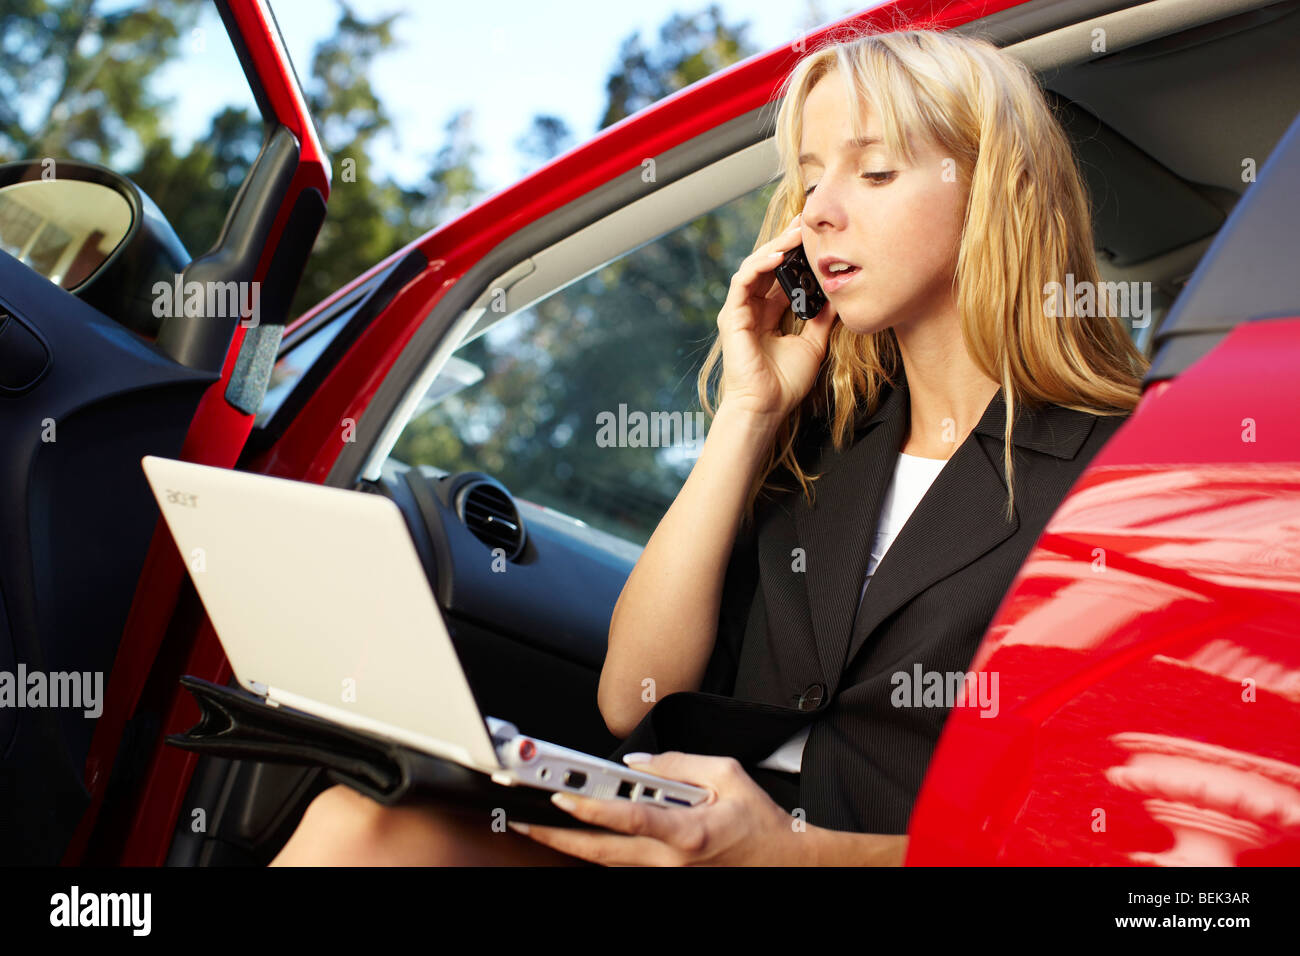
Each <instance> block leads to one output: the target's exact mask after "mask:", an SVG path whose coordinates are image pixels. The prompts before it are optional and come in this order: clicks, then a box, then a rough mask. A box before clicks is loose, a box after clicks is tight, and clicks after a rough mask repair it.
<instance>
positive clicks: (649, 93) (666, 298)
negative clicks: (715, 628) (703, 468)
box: [394, 8, 773, 543]
mask: <svg viewBox="0 0 1300 956" xmlns="http://www.w3.org/2000/svg"><path fill="white" fill-rule="evenodd" d="M743 34H744V28H743V27H741V28H738V29H732V28H727V27H726V26H725V25H723V24H722V23H721V20H720V17H719V14H718V11H717V9H716V8H710V10H709V11H707V12H706V13H705V14H703V15H700V16H697V17H679V16H674V17H673V18H671V19H670V20H669V22H668V24H667V25H666V26H665V27H664V28H663V30H662V31H661V34H660V36H661V44H660V47H659V48H658V49H654V50H648V49H646V48H645V47H644V46H643V45H642V44H641V41H640V38H639V36H634V37H632V38H630V39H628V40H627V41H626V42H625V43H624V44H623V46H622V56H621V61H622V67H621V69H620V70H619V71H618V72H617V73H616V74H615V75H614V76H612V77H611V78H610V82H609V84H608V89H609V90H610V103H609V105H608V108H607V109H606V112H605V117H604V118H605V122H606V123H609V122H615V121H617V120H618V119H620V118H622V116H624V115H627V113H628V112H630V111H634V110H636V109H640V108H641V107H642V106H644V105H647V104H648V103H651V102H654V101H655V100H658V99H661V98H662V97H664V96H666V95H668V94H669V93H671V92H673V91H674V90H675V89H677V88H679V87H680V86H685V85H688V84H689V83H692V82H694V81H695V80H696V79H699V78H700V77H701V76H704V75H707V74H708V73H711V72H714V71H716V70H717V69H720V68H722V67H723V66H725V65H727V64H728V63H729V62H733V61H735V60H739V59H743V58H744V57H746V56H748V55H750V53H752V52H753V51H752V50H749V49H748V47H747V45H746V43H745V41H744V39H743ZM772 188H773V187H768V188H765V189H763V190H760V191H758V192H757V193H755V194H751V195H749V196H745V197H742V198H741V199H739V200H737V201H735V202H732V203H729V204H727V205H726V206H724V207H722V208H721V209H718V210H716V211H715V212H713V213H710V214H709V215H706V216H702V217H700V218H699V219H697V220H696V221H694V222H692V223H690V224H688V225H686V226H684V227H682V228H681V229H678V230H675V231H674V232H671V233H669V234H668V235H666V236H663V237H661V238H660V239H658V240H656V241H654V242H651V243H648V244H646V245H645V246H642V247H641V248H640V249H638V250H637V251H635V252H634V253H632V254H631V255H629V256H626V257H624V258H622V259H620V260H618V261H616V262H612V263H610V264H608V265H606V266H604V267H603V268H601V269H599V270H597V271H596V272H594V273H592V274H591V275H589V276H587V277H586V278H584V279H581V280H579V281H578V282H576V283H574V284H573V285H571V286H569V287H568V288H566V289H564V290H562V291H561V292H559V293H557V294H555V295H553V296H550V297H549V298H547V299H545V300H543V301H542V302H540V303H538V304H537V305H536V306H534V307H533V308H531V309H529V310H527V311H526V312H524V313H521V314H519V315H515V316H511V317H510V318H508V319H506V320H504V321H503V322H502V323H501V324H500V325H499V326H497V327H494V328H493V329H492V330H491V331H489V332H488V333H487V334H485V335H482V336H480V337H478V338H476V339H475V340H474V341H472V342H470V343H468V344H467V345H466V346H464V347H463V348H462V349H461V350H460V351H459V352H458V353H457V355H458V357H459V358H462V359H465V360H467V361H471V362H473V363H474V364H476V365H478V366H480V367H481V368H483V370H484V372H485V376H484V378H483V379H482V381H481V382H480V383H479V384H477V385H475V386H472V387H471V388H469V389H466V390H465V391H462V392H460V393H458V394H455V395H453V396H451V397H450V398H448V399H446V400H444V401H443V402H442V403H441V404H439V405H437V406H435V407H434V408H432V409H430V410H429V411H428V412H426V413H425V414H424V415H422V416H421V417H419V418H417V419H416V420H414V421H412V422H411V423H410V424H409V425H408V426H407V427H406V429H405V430H404V432H403V434H402V436H401V438H400V439H399V441H398V444H397V446H396V448H395V449H394V456H395V457H396V458H398V459H399V460H401V461H405V462H408V463H418V464H431V465H435V466H436V467H438V468H442V469H445V470H448V471H458V470H462V469H475V470H480V471H486V472H488V473H490V474H492V475H494V476H496V477H497V478H499V479H500V480H501V481H503V482H504V483H505V484H506V486H507V487H509V488H510V489H511V491H512V492H514V493H516V494H518V495H519V496H521V497H523V498H526V499H528V500H530V501H534V502H537V503H539V504H544V505H547V506H549V507H552V508H555V509H556V510H557V511H562V512H564V513H566V514H569V515H572V516H573V517H577V518H580V519H582V520H584V521H586V522H588V523H589V524H591V525H593V526H595V527H598V528H601V529H602V530H606V531H609V532H611V533H614V534H618V535H620V536H622V537H624V538H627V539H629V540H632V541H636V542H639V543H644V542H645V541H646V540H648V538H649V536H650V534H651V533H652V532H653V530H654V528H655V526H656V525H657V523H658V521H659V519H660V517H662V515H663V513H664V511H665V510H667V508H668V506H669V504H671V502H672V500H673V498H674V497H675V496H676V494H677V492H678V491H679V490H680V488H681V485H682V483H683V482H684V481H685V479H686V475H687V474H688V473H689V470H690V465H691V462H692V460H693V459H692V458H691V457H690V456H688V455H684V454H681V449H664V448H656V447H641V448H636V447H624V448H607V447H602V446H601V445H599V444H598V443H597V416H598V415H599V414H600V413H601V412H610V413H612V414H614V415H615V416H617V415H618V406H619V404H620V403H623V404H626V405H627V410H628V411H629V412H631V411H635V410H640V411H644V412H647V413H649V412H652V411H659V412H667V413H673V412H677V413H681V415H682V416H683V419H685V418H688V417H689V418H690V420H691V421H692V422H694V421H695V418H694V413H695V412H696V411H698V410H699V403H698V398H697V395H696V376H697V374H698V372H699V368H700V365H701V364H702V362H703V360H704V357H705V355H706V353H707V350H708V347H709V345H710V344H711V342H712V339H713V336H714V334H715V333H716V329H717V314H718V310H719V309H720V308H721V306H722V301H723V299H724V298H725V297H726V292H727V287H728V285H729V283H730V281H731V275H732V273H733V272H734V271H735V268H736V266H737V265H738V264H739V262H740V260H741V259H743V258H744V257H745V256H746V255H748V254H749V252H750V251H751V249H752V248H753V243H754V239H755V237H756V236H757V234H758V230H759V227H760V225H761V222H762V216H763V211H764V209H765V208H766V203H767V199H768V197H769V196H770V194H771V189H772Z"/></svg>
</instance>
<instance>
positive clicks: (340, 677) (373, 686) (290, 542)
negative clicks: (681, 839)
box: [142, 456, 708, 806]
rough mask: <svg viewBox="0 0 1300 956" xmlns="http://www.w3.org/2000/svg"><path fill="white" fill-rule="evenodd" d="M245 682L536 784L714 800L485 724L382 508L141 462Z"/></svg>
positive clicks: (352, 497) (269, 697)
mask: <svg viewBox="0 0 1300 956" xmlns="http://www.w3.org/2000/svg"><path fill="white" fill-rule="evenodd" d="M142 464H143V465H144V471H145V475H146V476H147V478H148V479H149V484H150V486H151V487H152V488H153V493H154V496H155V497H156V498H157V499H158V504H159V507H160V508H161V509H162V514H163V518H164V519H165V520H166V522H167V526H168V527H169V528H170V529H171V533H172V537H173V538H174V539H175V541H176V545H177V547H178V548H179V549H180V553H181V557H182V559H183V560H184V562H185V565H186V567H187V568H188V569H189V572H190V577H191V578H193V580H194V587H195V589H196V590H197V591H198V594H199V597H200V598H201V599H202V601H203V606H204V607H205V608H206V609H207V612H208V617H209V618H210V619H211V621H212V625H213V628H214V629H215V630H216V633H217V637H218V638H219V639H220V640H221V646H222V647H223V648H224V649H225V652H226V656H227V658H229V660H230V664H231V667H232V668H233V670H234V672H235V677H236V679H237V680H238V681H239V683H240V685H241V686H243V687H244V688H245V689H247V690H249V691H252V692H253V693H255V694H257V695H259V696H261V697H264V698H265V699H266V702H267V703H268V704H269V705H272V706H283V707H289V708H292V709H295V710H299V711H303V712H305V713H308V714H312V715H313V716H316V717H320V718H324V719H326V720H331V721H334V722H336V723H338V724H342V725H343V726H345V727H349V728H351V729H354V730H359V731H364V732H368V733H372V734H374V735H376V736H380V737H386V738H389V739H391V740H395V741H398V742H399V743H402V744H406V745H408V746H410V747H412V748H413V749H415V750H419V751H423V752H425V753H429V754H433V755H435V756H437V757H441V758H444V759H446V760H450V761H453V762H455V763H457V764H460V765H462V766H465V767H470V768H473V769H475V770H480V771H482V772H483V773H485V774H489V775H490V776H491V778H492V779H493V780H494V781H496V782H497V783H500V784H504V785H506V786H514V785H517V784H522V785H526V786H530V787H537V788H540V789H543V790H560V791H566V792H572V793H579V794H582V795H585V796H592V797H598V798H615V797H623V798H626V799H630V800H639V801H643V802H644V801H648V802H653V803H658V804H661V805H665V806H673V805H689V806H693V805H695V804H697V803H699V802H701V801H703V800H704V799H705V798H706V797H707V795H708V792H707V791H706V790H704V789H702V788H700V787H694V786H691V785H689V784H685V783H681V782H680V781H675V780H668V779H666V778H663V777H657V776H655V775H653V774H647V773H642V772H638V771H636V770H632V769H630V768H628V767H625V766H623V765H621V764H618V763H615V762H613V761H611V760H605V759H604V758H601V757H593V756H591V755H590V754H585V753H582V752H580V751H576V750H571V749H569V748H567V747H560V746H558V745H556V744H550V743H547V742H545V741H542V740H538V739H537V738H535V737H527V736H525V735H523V734H521V733H519V731H518V730H517V729H516V728H515V727H514V725H512V724H510V723H509V722H507V721H505V720H502V719H499V718H494V717H487V718H484V716H483V715H482V714H480V713H479V709H478V705H477V704H476V703H475V700H474V695H473V694H472V692H471V691H470V687H469V683H468V681H467V680H466V678H465V673H464V671H463V670H462V669H461V665H460V660H459V658H458V657H457V656H456V650H455V647H454V646H453V644H452V641H451V635H450V634H449V633H448V632H447V626H446V623H445V621H444V620H443V616H442V612H441V610H440V608H439V607H438V604H437V601H436V599H435V598H434V595H433V591H432V590H431V589H430V587H429V581H428V578H427V577H426V576H425V572H424V568H423V566H422V565H421V563H420V559H419V556H418V555H417V554H416V551H415V546H414V544H413V543H412V541H411V536H410V534H409V532H408V530H407V527H406V523H405V521H404V520H403V518H402V515H401V512H400V511H399V510H398V507H397V505H396V504H394V503H393V502H392V501H391V500H389V499H388V498H385V497H383V496H382V495H376V494H366V493H363V492H356V491H346V490H343V489H340V488H327V487H324V486H321V485H315V484H310V483H307V482H300V481H289V480H287V479H284V478H271V477H267V476H265V475H253V474H248V473H246V472H239V471H231V470H229V469H225V468H213V467H209V466H207V465H196V464H192V463H189V462H181V461H172V460H170V459H167V458H157V457H153V456H147V457H145V458H144V459H142Z"/></svg>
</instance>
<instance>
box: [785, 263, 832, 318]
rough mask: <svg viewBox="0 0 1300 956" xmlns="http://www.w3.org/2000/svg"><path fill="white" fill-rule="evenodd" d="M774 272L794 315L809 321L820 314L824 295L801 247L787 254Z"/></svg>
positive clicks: (824, 302) (824, 300) (823, 303)
mask: <svg viewBox="0 0 1300 956" xmlns="http://www.w3.org/2000/svg"><path fill="white" fill-rule="evenodd" d="M774 272H775V273H776V281H777V282H779V283H780V284H781V288H782V289H783V290H784V291H785V294H786V297H787V298H788V299H789V300H790V307H791V308H792V309H794V314H795V315H797V316H799V318H801V319H811V318H813V317H814V316H816V315H817V313H819V312H821V310H822V308H823V307H824V306H825V305H826V293H825V292H823V291H822V287H821V283H819V282H818V281H817V274H816V273H815V272H813V269H812V266H811V265H810V264H809V263H808V255H807V253H805V252H804V250H803V246H802V245H799V246H796V247H795V248H793V249H791V250H790V251H789V252H787V253H786V255H785V258H784V259H782V260H781V264H780V265H779V266H777V267H776V269H775V270H774Z"/></svg>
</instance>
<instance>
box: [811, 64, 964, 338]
mask: <svg viewBox="0 0 1300 956" xmlns="http://www.w3.org/2000/svg"><path fill="white" fill-rule="evenodd" d="M855 108H858V107H857V104H855V103H854V102H853V101H852V100H851V99H850V98H849V97H848V95H847V94H846V93H845V91H844V85H843V83H842V82H841V81H840V78H839V76H838V74H837V73H835V72H832V73H830V74H828V75H827V76H825V77H823V78H822V79H821V80H819V81H818V82H817V85H816V86H814V87H813V89H812V91H811V92H810V93H809V95H808V98H807V100H806V101H805V103H804V110H803V140H802V142H801V143H800V149H799V153H800V158H801V163H800V168H801V170H802V173H803V182H804V186H805V188H811V189H812V191H811V192H810V193H808V195H807V200H806V205H805V206H804V210H803V242H804V250H805V251H806V252H807V254H808V261H809V262H810V263H811V264H812V267H813V269H814V270H815V271H816V273H817V280H818V281H819V282H820V283H821V285H822V289H823V290H824V291H825V292H826V295H827V298H829V299H830V302H831V307H832V308H834V309H835V311H836V312H837V313H838V314H839V318H840V321H841V322H843V323H844V325H845V326H847V327H848V328H849V329H850V330H852V331H854V332H857V333H860V334H866V333H869V332H877V331H880V330H883V329H886V328H889V327H891V326H897V325H901V324H905V323H914V322H918V321H924V320H925V319H926V318H927V317H929V316H933V315H937V314H940V313H944V312H947V313H949V314H955V299H954V293H953V292H952V280H953V275H954V272H955V270H956V266H957V251H958V244H959V242H960V239H961V230H962V223H963V220H964V217H965V212H966V190H965V189H964V188H963V187H962V186H961V185H960V184H959V183H958V182H957V178H958V177H957V175H956V169H955V167H954V166H953V165H952V164H951V163H947V164H945V162H944V160H945V157H944V156H943V155H942V154H941V153H940V152H939V150H938V149H937V147H936V146H935V145H934V144H933V143H931V142H928V141H922V142H918V143H916V144H915V146H914V148H915V152H916V156H915V160H914V164H913V165H912V166H910V167H908V166H905V165H904V164H903V161H902V159H901V158H900V157H897V156H893V155H891V154H890V153H889V152H888V151H887V149H886V147H885V145H884V142H883V131H882V128H881V126H880V121H879V118H878V116H876V115H875V113H874V111H868V110H865V109H864V110H863V116H864V117H865V119H866V124H865V126H866V135H867V141H866V142H864V143H862V144H856V145H855V144H852V143H850V140H852V139H853V130H852V128H851V126H850V123H849V115H850V113H849V111H850V110H852V109H855ZM871 140H875V142H874V143H872V142H870V141H871ZM833 259H839V260H842V261H844V262H847V263H849V264H850V265H852V266H854V267H856V268H854V269H853V270H851V271H849V272H843V273H839V274H837V273H835V272H833V271H830V265H831V261H832V260H833Z"/></svg>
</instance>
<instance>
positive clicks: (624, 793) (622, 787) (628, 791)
mask: <svg viewBox="0 0 1300 956" xmlns="http://www.w3.org/2000/svg"><path fill="white" fill-rule="evenodd" d="M635 786H636V784H634V783H632V781H630V780H620V781H619V783H618V795H619V796H620V797H623V798H624V799H625V800H631V799H632V788H633V787H635Z"/></svg>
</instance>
